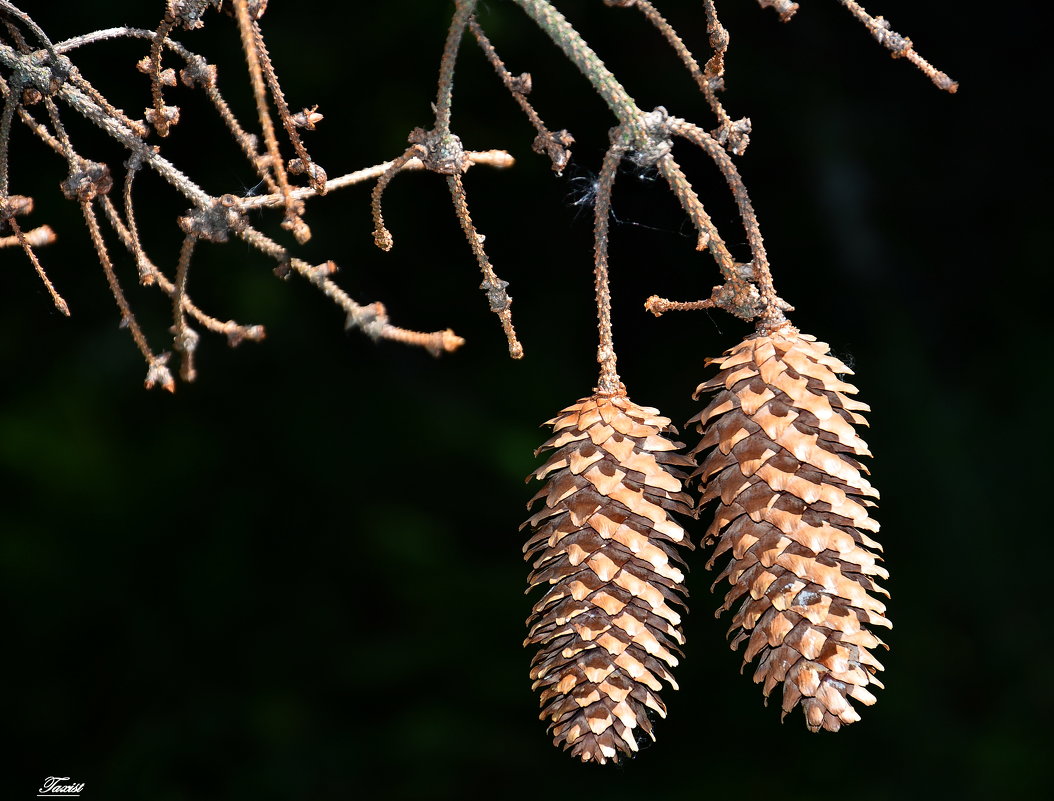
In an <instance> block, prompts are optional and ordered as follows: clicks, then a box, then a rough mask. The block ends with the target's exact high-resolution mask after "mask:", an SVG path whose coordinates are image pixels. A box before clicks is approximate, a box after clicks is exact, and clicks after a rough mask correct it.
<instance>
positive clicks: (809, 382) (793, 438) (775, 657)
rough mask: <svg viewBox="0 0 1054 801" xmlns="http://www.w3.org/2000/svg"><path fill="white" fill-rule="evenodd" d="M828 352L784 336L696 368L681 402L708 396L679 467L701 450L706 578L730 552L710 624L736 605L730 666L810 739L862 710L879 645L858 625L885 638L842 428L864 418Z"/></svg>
mask: <svg viewBox="0 0 1054 801" xmlns="http://www.w3.org/2000/svg"><path fill="white" fill-rule="evenodd" d="M828 350H829V348H828V346H827V345H825V344H823V343H822V342H817V341H816V340H815V338H813V337H810V336H805V335H803V334H799V333H798V331H797V330H796V329H795V328H793V327H791V326H790V325H789V324H784V325H783V326H781V327H780V328H778V329H776V330H773V331H771V332H768V333H758V334H755V335H754V336H751V337H748V338H747V339H746V340H744V341H743V342H741V343H740V344H739V345H737V346H736V347H734V348H732V349H731V350H729V351H726V352H727V353H728V354H729V355H727V356H724V357H723V358H719V359H711V360H708V361H707V364H709V363H711V362H713V363H715V364H717V365H718V366H719V367H720V372H719V373H718V374H717V376H715V377H714V378H712V379H710V380H709V381H707V382H705V383H703V384H701V385H700V386H699V388H698V389H697V390H696V394H695V397H696V398H697V399H698V397H699V394H700V393H702V392H704V391H711V390H718V392H717V395H716V397H714V399H713V400H712V402H711V403H710V405H709V406H707V407H706V409H705V410H704V411H703V412H702V413H700V414H698V415H696V416H695V417H693V418H692V419H691V420H689V421H688V422H689V424H692V423H696V424H697V427H698V429H699V431H700V433H703V434H704V436H703V439H702V440H701V441H700V443H699V445H698V446H697V447H696V448H695V450H694V451H693V452H692V453H693V455H694V454H698V453H699V452H701V451H705V450H707V449H710V448H712V450H710V452H709V454H708V455H707V456H706V458H705V460H704V461H702V463H701V465H700V467H699V469H698V470H697V471H696V473H695V475H697V476H699V477H700V481H701V490H702V497H701V499H700V501H699V507H700V508H702V507H703V506H705V505H706V504H709V503H710V502H711V501H716V502H717V503H716V510H715V513H714V521H713V524H712V525H711V526H710V527H709V529H708V530H707V532H706V535H705V537H704V543H706V544H709V543H713V542H714V541H716V543H717V547H716V549H715V551H714V554H713V556H712V558H711V559H710V562H709V564H708V565H707V568H708V569H709V568H710V567H711V566H712V565H713V563H714V560H716V559H717V557H719V556H721V555H722V554H724V553H728V552H731V559H730V560H729V562H728V564H727V565H726V567H725V569H724V570H723V571H722V572H721V574H720V575H719V576H718V578H717V581H715V582H714V584H715V586H716V584H717V583H718V582H720V581H721V579H723V578H727V579H728V581H729V583H730V584H731V585H732V588H731V589H730V590H729V591H728V594H727V595H726V596H725V601H724V605H723V606H722V607H721V608H720V609H719V610H718V614H721V612H724V611H725V610H727V609H730V608H731V607H732V605H733V604H734V603H736V602H737V601H739V606H738V609H737V610H736V613H735V617H734V618H733V620H732V626H731V628H730V629H729V634H730V635H732V633H733V632H734V633H735V636H734V637H733V639H732V648H733V649H735V648H737V647H738V646H739V644H740V643H742V642H744V641H746V643H747V646H746V651H745V653H744V656H743V664H744V666H746V663H747V662H749V661H750V660H752V659H754V658H755V657H757V658H758V663H757V668H756V670H755V673H754V681H755V682H758V683H761V682H764V693H765V697H766V699H767V698H768V696H769V693H770V692H771V691H772V689H773V688H774V687H775V686H776V685H777V684H779V683H780V682H782V683H783V687H782V691H783V717H786V715H787V713H788V712H790V711H791V710H792V709H793V708H794V707H795V705H797V704H798V703H801V705H802V708H803V710H804V712H805V719H806V724H807V725H808V727H809V729H810V731H819V730H820V729H821V728H822V729H828V730H830V731H837V730H838V729H839V728H840V727H841V725H842V724H843V723H852V722H854V721H857V720H859V719H860V718H859V715H858V714H857V712H856V710H855V709H854V708H853V707H852V705H851V704H850V703H849V699H850V698H854V699H856V700H857V701H860V702H861V703H863V704H867V705H870V704H873V703H874V702H875V696H874V695H872V694H871V692H870V691H869V690H868V685H871V684H874V685H876V686H877V687H881V686H882V684H881V682H879V680H878V679H877V678H875V676H874V674H875V672H876V671H878V670H881V669H882V665H881V664H880V663H879V662H878V660H877V659H875V657H874V656H873V654H872V649H874V648H875V647H876V646H879V645H883V646H885V643H883V642H882V641H881V640H880V639H879V638H878V637H876V636H875V635H874V634H873V633H872V632H871V631H869V630H868V625H869V624H870V625H874V626H885V627H886V628H891V627H892V626H891V624H890V622H889V621H888V620H887V619H886V618H885V617H884V616H883V612H884V611H885V606H884V605H883V604H882V603H881V602H880V601H879V600H878V599H876V598H875V596H874V595H873V594H872V592H873V591H876V592H880V593H882V594H884V595H887V596H888V593H886V591H885V590H883V589H882V588H881V587H879V586H878V585H877V584H875V583H874V581H873V577H876V576H877V577H881V578H887V577H888V574H887V573H886V571H885V569H883V568H882V567H881V566H879V565H877V564H876V563H875V560H876V558H878V557H876V556H875V555H874V553H873V552H872V551H871V550H869V549H878V550H881V546H880V545H879V544H878V543H877V542H875V541H874V540H872V539H871V538H870V537H869V536H868V535H867V533H865V532H872V533H873V532H876V531H878V523H876V522H875V521H874V520H873V519H872V518H871V517H870V516H869V514H868V507H871V506H874V503H873V502H871V501H869V500H867V499H866V498H865V497H864V496H870V497H874V498H877V497H878V493H877V492H876V491H875V490H874V488H872V486H871V484H869V483H868V481H867V479H865V478H864V476H863V474H865V473H867V472H868V471H867V468H866V467H864V466H863V465H862V464H861V463H860V462H859V461H858V457H861V456H870V455H871V453H870V452H869V451H868V450H867V445H866V444H865V443H864V442H863V440H861V439H860V437H859V436H857V434H856V431H855V430H854V428H853V426H854V425H855V424H862V425H867V422H866V421H865V420H864V418H863V417H861V416H860V415H859V414H857V413H856V412H858V411H868V410H869V409H868V406H867V405H866V404H863V403H860V402H858V401H854V400H851V399H850V398H848V397H847V396H846V394H847V393H855V392H856V388H855V387H853V386H851V385H849V384H846V383H843V382H842V381H839V380H838V378H837V377H836V376H835V374H836V373H850V374H851V373H852V371H851V370H850V369H849V368H848V367H846V366H845V365H844V364H842V362H840V361H839V360H838V359H836V358H834V357H833V356H830V355H828ZM740 599H742V600H741V601H740Z"/></svg>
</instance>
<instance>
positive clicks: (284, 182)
mask: <svg viewBox="0 0 1054 801" xmlns="http://www.w3.org/2000/svg"><path fill="white" fill-rule="evenodd" d="M232 2H233V4H234V12H235V18H236V19H237V21H238V30H239V31H240V33H241V38H242V50H244V51H245V60H246V64H247V65H248V67H249V78H250V81H251V83H252V88H253V97H254V99H255V100H256V113H257V117H258V119H259V121H260V130H261V131H262V132H263V137H264V145H265V147H266V148H267V154H268V156H269V157H270V161H269V164H268V167H269V168H270V169H271V171H272V172H273V174H274V177H275V181H276V182H277V184H278V188H279V190H280V191H281V193H282V197H283V199H284V201H285V203H284V205H285V219H284V220H283V221H282V226H283V227H284V228H287V229H288V230H291V231H292V232H293V236H295V237H296V240H297V242H299V243H301V244H303V243H304V242H306V241H307V240H308V239H310V238H311V229H310V228H308V227H307V223H305V222H304V220H303V217H302V216H301V215H302V214H303V205H302V204H301V203H300V202H299V201H297V200H296V199H295V198H293V197H292V194H291V192H292V190H291V187H290V185H289V176H288V175H287V173H286V169H285V162H284V161H283V160H282V153H281V151H280V150H279V147H278V137H277V136H276V135H275V130H274V123H273V122H272V121H271V112H270V111H269V110H268V107H267V90H266V87H265V86H264V78H263V67H262V66H261V62H262V59H261V56H260V51H259V49H258V48H257V33H258V29H255V28H254V23H253V20H252V19H251V17H250V14H249V4H248V0H232Z"/></svg>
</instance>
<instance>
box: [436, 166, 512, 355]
mask: <svg viewBox="0 0 1054 801" xmlns="http://www.w3.org/2000/svg"><path fill="white" fill-rule="evenodd" d="M447 186H448V187H449V188H450V196H451V198H452V199H453V201H454V212H455V213H456V214H457V218H458V221H459V222H460V223H461V230H462V231H464V232H465V238H466V239H467V240H468V244H469V247H471V248H472V253H473V255H474V256H475V257H476V261H477V262H478V263H479V269H480V271H481V272H482V273H483V283H482V284H480V285H479V288H480V289H482V290H483V292H484V293H485V294H486V296H487V303H488V304H489V305H490V310H491V311H492V312H494V313H495V314H496V315H498V319H499V320H500V321H501V330H502V331H504V332H505V339H506V340H507V341H508V343H509V356H511V357H512V358H513V359H522V358H523V345H521V344H520V341H519V340H518V339H517V338H516V329H515V328H514V327H513V325H512V311H511V306H512V298H510V297H509V293H508V292H506V291H505V288H506V287H507V286H508V285H509V282H508V281H502V280H501V279H500V278H498V276H497V274H496V273H495V272H494V267H493V265H492V264H491V263H490V258H489V257H488V256H487V252H486V250H484V249H483V237H482V236H480V234H479V232H478V231H477V230H476V226H475V225H473V223H472V217H471V215H470V214H469V211H468V200H467V198H466V197H465V186H464V184H463V183H462V182H461V176H460V175H459V174H456V173H455V174H454V175H449V176H447Z"/></svg>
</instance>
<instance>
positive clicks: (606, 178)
mask: <svg viewBox="0 0 1054 801" xmlns="http://www.w3.org/2000/svg"><path fill="white" fill-rule="evenodd" d="M621 134H622V132H621V131H619V130H618V129H615V130H614V131H612V137H611V139H612V142H611V146H610V147H608V149H607V152H606V153H605V154H604V162H603V165H602V166H601V168H600V178H599V180H598V187H597V200H596V205H595V206H594V210H593V275H594V289H595V292H596V303H597V328H598V330H599V333H600V343H599V345H598V346H597V362H598V363H599V364H600V378H599V380H598V381H597V387H596V391H597V392H598V393H599V394H601V395H615V394H618V393H619V388H620V383H621V382H620V381H619V376H618V370H617V364H616V362H617V358H616V356H615V345H614V341H613V339H612V332H611V281H610V279H609V277H608V228H609V223H610V218H611V193H612V190H613V189H614V186H615V176H616V174H617V173H618V165H619V163H620V162H621V161H622V157H623V156H624V155H625V153H626V146H625V145H624V144H623V143H622V141H621V140H622V136H621Z"/></svg>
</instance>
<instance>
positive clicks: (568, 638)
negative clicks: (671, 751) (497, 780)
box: [524, 395, 695, 764]
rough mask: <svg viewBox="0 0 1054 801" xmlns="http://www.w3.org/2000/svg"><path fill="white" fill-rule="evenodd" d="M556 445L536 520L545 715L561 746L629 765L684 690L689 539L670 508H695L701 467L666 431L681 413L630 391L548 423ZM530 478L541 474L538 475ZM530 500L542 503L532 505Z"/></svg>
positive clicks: (536, 675) (537, 670) (598, 398)
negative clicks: (691, 484)
mask: <svg viewBox="0 0 1054 801" xmlns="http://www.w3.org/2000/svg"><path fill="white" fill-rule="evenodd" d="M549 424H551V425H552V427H553V431H554V434H555V436H553V437H552V439H550V440H549V441H548V442H546V443H545V444H544V445H543V446H542V447H541V448H539V449H538V451H539V452H541V451H542V450H545V449H549V448H552V449H555V453H553V454H552V455H551V456H550V457H549V460H548V461H547V462H546V463H545V464H544V465H543V466H542V467H540V468H539V469H538V470H536V471H535V472H534V474H533V476H534V477H535V478H538V479H542V480H545V481H546V483H545V486H543V487H542V489H541V490H540V491H539V492H538V494H537V495H535V497H534V498H532V499H531V504H533V503H534V502H536V501H538V500H543V501H544V504H543V506H542V508H541V509H540V510H539V511H538V512H537V513H536V514H535V515H534V516H533V517H531V518H530V520H528V521H527V522H526V523H524V526H528V525H529V526H530V527H531V528H532V529H534V534H533V536H532V537H531V538H530V540H529V541H528V542H527V544H526V545H525V546H524V553H525V555H526V558H528V559H530V558H534V563H533V567H534V570H533V572H532V573H531V576H530V585H531V587H532V588H533V587H536V586H538V585H539V584H547V585H548V589H547V590H546V592H545V595H544V596H542V598H541V599H540V600H539V601H538V602H537V603H536V604H535V605H534V609H533V612H532V614H531V616H530V618H529V619H528V621H527V624H528V626H529V627H530V632H529V636H528V637H527V639H526V641H525V642H524V645H525V646H526V645H532V644H536V645H538V646H539V650H538V652H537V653H536V654H535V656H534V659H533V661H532V662H531V678H532V679H534V689H540V690H541V691H542V692H541V705H542V713H541V715H540V717H541V718H542V720H546V719H548V720H549V731H550V733H551V734H552V735H553V742H554V744H555V745H558V746H559V745H562V746H563V747H564V748H565V749H566V748H570V749H571V753H572V754H573V755H574V756H577V757H579V758H581V759H582V761H583V762H589V761H596V762H600V763H601V764H603V763H604V762H606V761H607V760H608V759H610V760H612V761H615V762H617V761H618V759H619V755H620V753H622V754H631V753H632V752H634V751H636V750H637V742H636V740H635V738H634V729H637V728H639V729H641V730H642V731H643V732H644V733H646V734H648V735H650V736H651V737H652V739H654V735H653V734H652V726H651V721H650V720H649V719H648V710H649V709H651V710H653V711H655V712H656V713H658V714H659V716H660V717H665V716H666V705H665V704H664V703H663V702H662V700H661V699H660V698H659V695H658V693H659V691H660V690H661V689H662V686H663V684H662V683H663V682H666V683H667V684H669V685H670V686H671V687H673V688H674V689H676V688H677V684H676V682H675V681H674V680H673V676H672V675H671V674H670V668H672V667H673V666H675V665H676V664H677V657H676V656H675V654H680V651H679V649H678V647H677V646H678V645H682V644H683V643H684V637H683V636H682V635H681V629H680V623H681V616H680V614H678V612H677V611H676V610H675V608H674V607H675V605H678V604H679V605H681V606H683V605H684V601H683V597H684V596H686V595H687V592H686V591H685V589H684V586H683V583H682V582H683V581H684V575H683V573H682V572H681V570H680V569H679V568H678V566H677V565H678V564H683V562H682V561H681V559H680V557H679V556H678V554H677V546H678V545H681V546H684V547H687V548H691V547H692V545H691V542H690V541H689V540H688V538H687V537H686V535H685V532H684V530H683V529H682V528H681V526H680V525H679V524H678V523H677V521H676V520H674V519H673V517H672V516H671V514H670V513H671V512H682V513H686V514H691V511H692V508H691V498H690V497H689V496H688V495H686V494H684V493H683V492H682V491H681V489H682V481H683V480H684V479H685V474H684V473H682V472H681V471H680V470H678V469H677V468H678V467H687V466H694V464H695V463H694V462H693V461H692V460H691V459H690V458H689V457H687V456H685V455H684V454H681V453H676V452H675V451H676V450H677V449H678V448H680V447H682V446H681V444H680V443H677V442H671V441H670V440H669V439H667V438H666V437H664V436H663V433H664V432H666V431H667V430H670V429H671V426H670V421H669V419H668V418H666V417H661V416H660V415H659V413H658V411H657V410H656V409H649V408H646V407H643V406H638V405H637V404H635V403H633V402H632V401H631V400H629V398H627V397H625V396H624V395H614V396H607V395H594V396H593V397H590V398H584V399H583V400H580V401H578V403H576V404H574V405H573V406H569V407H567V408H566V409H564V410H563V411H562V412H561V413H560V415H559V416H558V417H556V418H555V419H553V420H550V421H549ZM528 480H529V479H528ZM529 505H530V504H529Z"/></svg>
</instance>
